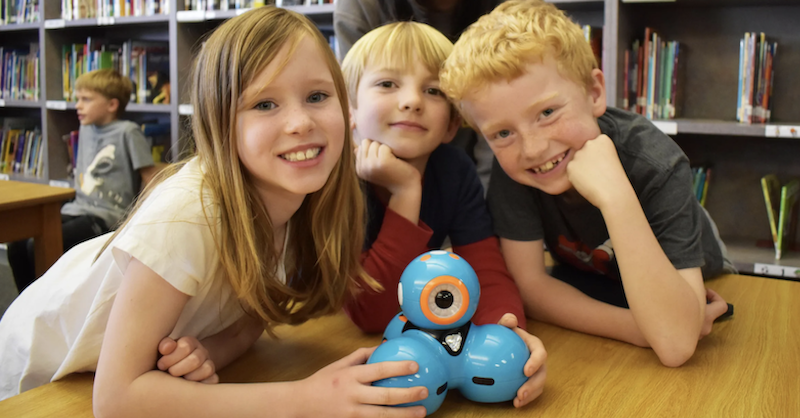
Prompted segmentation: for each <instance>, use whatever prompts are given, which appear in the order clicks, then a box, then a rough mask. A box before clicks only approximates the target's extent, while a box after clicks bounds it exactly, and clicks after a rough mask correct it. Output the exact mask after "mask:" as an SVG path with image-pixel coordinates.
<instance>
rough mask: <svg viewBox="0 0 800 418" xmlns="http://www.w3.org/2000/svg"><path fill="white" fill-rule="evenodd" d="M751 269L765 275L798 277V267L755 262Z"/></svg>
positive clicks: (799, 276) (799, 271)
mask: <svg viewBox="0 0 800 418" xmlns="http://www.w3.org/2000/svg"><path fill="white" fill-rule="evenodd" d="M753 271H754V272H755V273H758V274H764V275H767V276H777V277H793V278H800V267H792V266H779V265H776V264H763V263H755V264H754V265H753Z"/></svg>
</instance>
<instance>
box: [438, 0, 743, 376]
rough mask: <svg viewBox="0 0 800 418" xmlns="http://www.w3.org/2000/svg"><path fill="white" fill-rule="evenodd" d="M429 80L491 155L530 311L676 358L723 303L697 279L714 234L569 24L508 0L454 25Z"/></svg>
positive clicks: (712, 261)
mask: <svg viewBox="0 0 800 418" xmlns="http://www.w3.org/2000/svg"><path fill="white" fill-rule="evenodd" d="M441 81H442V88H443V90H444V91H445V93H446V94H448V96H450V97H451V99H452V100H454V102H455V103H456V105H457V106H458V107H459V109H460V111H461V114H462V116H464V117H465V119H466V120H467V121H468V122H469V123H470V124H471V125H472V126H473V127H474V128H475V129H476V130H477V131H478V132H479V133H480V134H482V135H483V136H484V137H485V138H486V139H487V141H488V143H489V145H490V147H491V148H492V151H493V152H494V154H495V157H496V160H497V163H499V164H495V166H494V169H493V171H492V176H491V181H490V186H489V193H488V197H487V199H488V201H489V208H490V211H491V213H492V216H493V221H494V227H495V231H496V232H497V234H498V235H499V236H500V242H501V247H502V251H503V255H504V257H505V260H506V264H507V266H508V268H509V270H510V272H511V274H512V276H513V277H514V279H515V280H516V283H517V285H518V286H519V288H520V290H521V293H522V299H523V302H524V305H525V309H526V312H527V313H528V315H529V316H531V317H533V318H535V319H539V320H543V321H547V322H551V323H554V324H557V325H560V326H563V327H566V328H570V329H574V330H577V331H581V332H586V333H590V334H594V335H599V336H603V337H607V338H614V339H617V340H622V341H626V342H629V343H631V344H635V345H639V346H642V347H652V348H653V350H654V351H655V353H656V354H657V355H658V357H659V359H660V360H661V362H662V363H663V364H664V365H667V366H680V365H681V364H683V363H684V362H685V361H686V360H688V359H689V358H690V357H691V356H692V354H693V353H694V351H695V348H696V345H697V341H698V339H700V338H702V337H703V336H705V335H707V334H708V333H709V332H710V331H711V325H712V322H713V320H714V319H716V318H717V317H719V316H720V315H722V314H723V313H725V312H726V310H727V304H726V303H725V301H724V300H723V299H722V298H721V297H720V296H719V295H717V294H716V293H714V292H713V291H711V290H706V289H705V288H704V285H703V279H704V278H708V277H712V276H715V275H717V274H720V273H722V272H723V271H724V268H725V266H726V265H728V263H726V260H725V255H724V254H725V250H724V245H722V243H721V241H720V240H719V239H718V236H717V234H716V229H715V226H714V224H713V222H712V220H711V219H710V217H708V216H707V213H706V212H705V211H704V209H703V208H702V207H701V206H700V205H699V204H698V202H697V199H696V198H695V196H694V194H693V193H692V190H691V171H690V168H689V161H688V159H687V158H686V156H685V155H684V154H683V152H682V151H681V149H680V148H679V147H678V146H677V145H676V144H675V143H674V142H673V141H672V139H670V138H669V137H668V136H666V135H665V134H663V133H661V132H660V131H659V130H658V129H657V128H655V127H654V126H653V125H652V124H651V123H650V122H649V121H647V120H646V119H644V118H642V117H641V116H639V115H636V114H633V113H629V112H625V111H623V110H619V109H615V108H607V107H606V91H605V79H604V76H603V72H602V71H601V70H599V69H598V68H597V63H596V62H595V59H594V56H593V54H592V50H591V47H590V46H589V44H588V43H587V42H586V41H585V40H584V38H583V35H582V32H581V30H580V28H579V27H578V26H577V25H576V24H575V23H573V22H572V21H570V20H569V18H567V17H566V16H565V15H564V13H563V12H561V11H560V10H558V9H557V8H556V7H555V6H553V5H551V4H547V3H545V2H543V1H540V0H511V1H507V2H505V3H503V4H501V5H499V6H498V7H497V8H496V9H495V10H494V11H493V12H492V13H490V14H488V15H486V16H484V17H482V18H481V19H479V20H478V21H477V22H476V23H475V24H473V25H472V26H471V27H469V28H468V29H467V30H466V31H465V32H464V34H463V35H462V36H461V38H460V39H459V40H458V41H457V42H456V44H455V47H454V49H453V53H452V54H451V55H450V57H449V58H448V59H447V61H446V63H445V65H444V68H443V70H442V73H441ZM545 244H546V245H547V248H548V249H550V252H551V254H552V255H553V257H554V258H555V259H556V260H557V261H558V262H559V263H560V264H561V266H573V267H574V269H573V272H572V273H578V274H572V278H569V277H567V278H564V280H565V281H567V280H569V281H571V282H572V284H574V285H576V286H578V287H581V288H584V290H585V291H586V292H587V293H590V294H591V293H595V292H593V291H591V290H590V289H588V288H591V287H594V288H598V289H599V290H600V291H602V292H601V293H606V294H610V295H600V294H598V295H596V297H598V298H600V299H604V300H607V301H609V302H612V301H613V299H621V300H618V301H616V303H615V304H617V305H619V306H620V307H617V306H613V305H612V304H610V303H603V302H601V301H599V300H597V299H595V298H593V297H590V296H587V294H584V293H582V292H581V291H579V290H578V289H576V288H575V287H573V286H571V285H569V284H567V283H565V282H564V281H561V280H557V279H554V277H553V276H551V275H550V274H548V272H547V271H546V269H545V263H544V255H543V253H544V251H543V250H544V245H545ZM575 276H580V277H575ZM604 276H605V277H604ZM626 297H627V300H626ZM707 298H708V304H707ZM625 307H629V309H624V308H625Z"/></svg>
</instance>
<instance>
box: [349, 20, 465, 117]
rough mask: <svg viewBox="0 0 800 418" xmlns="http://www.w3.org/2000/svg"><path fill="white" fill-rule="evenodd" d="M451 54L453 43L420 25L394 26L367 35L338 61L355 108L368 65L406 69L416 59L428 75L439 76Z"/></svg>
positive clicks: (398, 23)
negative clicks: (359, 88)
mask: <svg viewBox="0 0 800 418" xmlns="http://www.w3.org/2000/svg"><path fill="white" fill-rule="evenodd" d="M452 51H453V43H452V42H450V40H449V39H447V37H446V36H444V35H443V34H442V33H441V32H439V31H438V30H436V29H434V28H433V27H431V26H429V25H426V24H424V23H419V22H395V23H389V24H387V25H383V26H380V27H377V28H375V29H373V30H371V31H369V32H368V33H367V34H366V35H364V36H362V37H361V39H359V40H358V41H356V43H355V44H353V47H352V48H351V49H350V51H349V52H348V53H347V55H346V56H345V57H344V59H343V60H342V73H344V81H345V83H346V84H347V95H348V96H349V98H350V104H351V106H353V107H354V108H355V107H358V103H357V102H356V96H357V95H358V84H359V83H360V82H361V76H362V75H363V74H364V69H365V68H366V67H367V66H368V65H381V66H387V67H389V68H398V69H407V68H409V66H410V65H411V62H410V61H411V60H412V57H415V56H416V57H417V58H418V59H419V60H420V61H421V62H422V64H423V65H425V67H427V69H428V71H430V72H431V74H439V71H440V70H441V68H442V64H444V61H445V60H446V59H447V57H448V56H449V55H450V52H452Z"/></svg>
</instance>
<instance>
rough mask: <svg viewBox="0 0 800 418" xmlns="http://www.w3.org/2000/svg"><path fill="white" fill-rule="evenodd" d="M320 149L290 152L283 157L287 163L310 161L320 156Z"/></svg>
mask: <svg viewBox="0 0 800 418" xmlns="http://www.w3.org/2000/svg"><path fill="white" fill-rule="evenodd" d="M319 151H320V149H319V148H310V149H307V150H305V151H298V152H289V153H286V154H284V155H283V159H284V160H287V161H305V160H310V159H312V158H314V157H316V156H317V155H319Z"/></svg>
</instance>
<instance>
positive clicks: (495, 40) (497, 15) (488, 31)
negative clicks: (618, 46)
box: [439, 0, 598, 107]
mask: <svg viewBox="0 0 800 418" xmlns="http://www.w3.org/2000/svg"><path fill="white" fill-rule="evenodd" d="M546 55H550V56H552V57H553V58H554V59H555V60H556V62H557V65H558V70H559V72H560V73H561V74H562V75H564V76H566V77H568V78H570V79H571V80H573V81H575V82H576V83H578V84H580V85H582V86H584V88H585V89H588V88H589V87H591V86H592V84H593V79H592V70H593V69H594V68H598V66H597V61H596V60H595V56H594V53H593V52H592V48H591V46H590V45H589V42H587V41H586V38H585V37H584V35H583V31H582V30H581V28H580V27H579V26H578V25H577V24H576V23H575V22H573V21H572V20H570V19H569V18H568V17H567V16H566V15H565V14H564V12H563V11H561V10H559V9H558V8H556V7H555V6H553V5H552V4H549V3H545V2H544V1H542V0H509V1H506V2H503V3H501V4H500V5H498V6H497V7H496V8H495V9H494V10H493V11H492V12H491V13H489V14H487V15H484V16H482V17H481V18H480V19H478V21H477V22H475V23H473V24H472V25H471V26H469V27H468V28H467V29H466V30H465V31H464V33H463V34H461V37H460V38H459V39H458V41H456V44H455V47H454V48H453V53H452V54H450V57H449V58H448V59H447V61H446V62H445V64H444V68H443V70H442V72H441V73H440V74H439V77H440V81H441V86H442V90H443V91H444V92H445V94H447V96H448V97H450V98H451V99H452V100H453V101H454V102H456V103H457V104H458V103H459V102H460V101H461V100H462V99H463V97H464V96H465V95H466V94H468V93H469V92H470V91H474V90H476V89H480V88H481V87H482V86H484V85H486V84H487V83H491V82H494V81H497V80H502V79H504V80H513V79H514V78H517V77H519V76H520V75H522V74H523V72H524V70H525V66H527V65H528V64H531V63H537V62H541V61H542V60H543V59H544V57H545V56H546ZM459 107H460V106H459Z"/></svg>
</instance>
